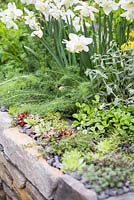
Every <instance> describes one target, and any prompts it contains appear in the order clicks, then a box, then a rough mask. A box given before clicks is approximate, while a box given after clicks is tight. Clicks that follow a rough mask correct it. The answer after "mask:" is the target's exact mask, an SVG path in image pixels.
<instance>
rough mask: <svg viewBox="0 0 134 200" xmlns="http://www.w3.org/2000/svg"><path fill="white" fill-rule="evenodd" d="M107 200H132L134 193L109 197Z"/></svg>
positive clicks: (133, 199)
mask: <svg viewBox="0 0 134 200" xmlns="http://www.w3.org/2000/svg"><path fill="white" fill-rule="evenodd" d="M107 200H134V192H128V193H126V194H123V195H119V196H115V197H110V198H108V199H107Z"/></svg>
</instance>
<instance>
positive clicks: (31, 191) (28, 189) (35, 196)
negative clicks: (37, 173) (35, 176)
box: [25, 182, 46, 200]
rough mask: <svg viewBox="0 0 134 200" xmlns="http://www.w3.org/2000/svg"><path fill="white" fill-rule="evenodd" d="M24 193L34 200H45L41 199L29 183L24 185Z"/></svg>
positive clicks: (44, 199)
mask: <svg viewBox="0 0 134 200" xmlns="http://www.w3.org/2000/svg"><path fill="white" fill-rule="evenodd" d="M25 190H26V192H27V193H28V194H29V195H30V197H31V198H32V199H34V200H46V198H45V197H43V196H42V195H41V194H40V192H39V191H38V190H37V189H36V188H35V187H34V186H33V185H32V184H31V183H30V182H27V183H26V189H25Z"/></svg>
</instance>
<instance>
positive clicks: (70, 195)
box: [54, 175, 97, 200]
mask: <svg viewBox="0 0 134 200" xmlns="http://www.w3.org/2000/svg"><path fill="white" fill-rule="evenodd" d="M63 199H64V200H97V195H96V193H95V192H94V191H93V190H87V189H85V187H84V185H83V184H82V183H80V182H79V181H77V180H75V179H74V178H72V177H70V176H68V175H64V176H63V177H61V178H60V180H59V184H58V189H57V191H56V195H55V198H54V200H63Z"/></svg>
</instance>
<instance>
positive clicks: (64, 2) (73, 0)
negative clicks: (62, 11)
mask: <svg viewBox="0 0 134 200" xmlns="http://www.w3.org/2000/svg"><path fill="white" fill-rule="evenodd" d="M78 2H79V0H61V3H60V5H61V6H65V7H66V8H69V7H72V6H73V5H74V4H77V3H78Z"/></svg>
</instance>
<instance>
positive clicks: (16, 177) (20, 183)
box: [0, 152, 26, 188]
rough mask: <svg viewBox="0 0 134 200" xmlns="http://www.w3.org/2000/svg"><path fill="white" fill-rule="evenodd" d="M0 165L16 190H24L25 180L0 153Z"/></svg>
mask: <svg viewBox="0 0 134 200" xmlns="http://www.w3.org/2000/svg"><path fill="white" fill-rule="evenodd" d="M0 163H2V164H3V165H4V166H5V167H6V169H7V170H8V172H10V176H11V177H12V179H13V180H14V182H15V183H16V185H17V187H18V188H24V186H25V183H26V178H25V177H24V176H23V174H22V173H21V172H20V171H19V170H18V169H16V168H15V167H14V166H13V165H12V164H11V163H10V162H8V161H7V160H6V159H5V157H4V153H2V152H0Z"/></svg>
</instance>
